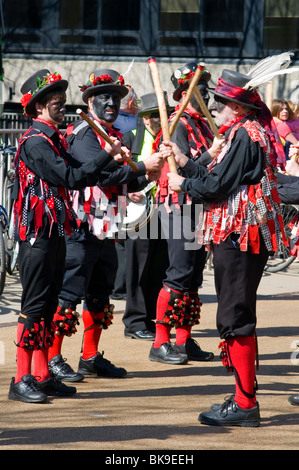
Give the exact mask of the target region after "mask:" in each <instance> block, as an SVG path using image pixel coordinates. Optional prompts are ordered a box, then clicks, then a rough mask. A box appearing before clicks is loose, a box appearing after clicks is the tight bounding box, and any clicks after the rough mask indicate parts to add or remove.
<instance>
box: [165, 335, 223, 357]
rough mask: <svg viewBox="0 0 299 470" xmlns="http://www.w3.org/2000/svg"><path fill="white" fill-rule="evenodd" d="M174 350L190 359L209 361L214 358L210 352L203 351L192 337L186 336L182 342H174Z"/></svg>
mask: <svg viewBox="0 0 299 470" xmlns="http://www.w3.org/2000/svg"><path fill="white" fill-rule="evenodd" d="M174 348H175V350H176V351H177V352H178V353H181V354H187V356H188V359H190V360H191V361H204V362H206V361H211V360H212V359H214V354H213V353H212V352H207V351H203V350H202V349H201V348H200V346H199V344H198V343H197V342H196V341H195V340H194V339H192V338H188V339H187V341H186V343H184V344H180V345H178V344H175V345H174Z"/></svg>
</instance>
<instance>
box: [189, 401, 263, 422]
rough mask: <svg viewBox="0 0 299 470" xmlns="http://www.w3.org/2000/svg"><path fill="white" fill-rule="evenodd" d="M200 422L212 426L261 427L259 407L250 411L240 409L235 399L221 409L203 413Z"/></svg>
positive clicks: (225, 403)
mask: <svg viewBox="0 0 299 470" xmlns="http://www.w3.org/2000/svg"><path fill="white" fill-rule="evenodd" d="M198 420H199V421H200V422H201V423H202V424H209V425H210V426H242V427H257V426H259V425H260V413H259V407H258V406H257V405H256V406H255V407H254V408H250V409H245V408H240V407H239V406H238V405H237V403H236V402H235V401H234V400H233V399H230V400H227V401H226V402H224V403H223V404H222V406H221V407H220V408H218V407H217V408H216V409H210V410H209V411H207V412H206V413H201V414H200V415H199V417H198Z"/></svg>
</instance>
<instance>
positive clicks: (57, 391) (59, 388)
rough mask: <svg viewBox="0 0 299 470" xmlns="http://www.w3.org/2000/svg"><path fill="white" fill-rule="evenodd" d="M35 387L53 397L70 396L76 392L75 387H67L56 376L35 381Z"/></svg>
mask: <svg viewBox="0 0 299 470" xmlns="http://www.w3.org/2000/svg"><path fill="white" fill-rule="evenodd" d="M37 387H38V389H39V390H40V391H41V392H43V393H44V394H45V395H48V396H54V397H70V396H72V395H74V394H75V393H76V392H77V390H76V387H69V386H67V385H65V384H63V383H62V382H61V381H60V380H58V379H56V377H50V378H49V379H46V380H43V381H42V382H37Z"/></svg>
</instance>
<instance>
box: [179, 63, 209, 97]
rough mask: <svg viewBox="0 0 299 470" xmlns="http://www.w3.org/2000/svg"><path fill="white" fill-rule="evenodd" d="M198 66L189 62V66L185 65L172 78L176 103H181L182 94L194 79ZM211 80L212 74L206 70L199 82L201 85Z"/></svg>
mask: <svg viewBox="0 0 299 470" xmlns="http://www.w3.org/2000/svg"><path fill="white" fill-rule="evenodd" d="M197 67H198V64H197V63H196V62H189V63H188V64H185V65H183V66H182V67H180V68H179V69H176V70H175V71H174V72H173V74H172V75H171V77H170V80H171V82H172V84H173V86H174V88H175V90H174V92H173V99H174V100H175V101H180V99H181V95H182V92H183V91H185V90H186V89H187V88H188V86H189V82H188V80H189V79H190V78H192V76H193V74H194V73H195V72H196V69H197ZM210 78H211V74H210V72H208V71H207V70H204V71H203V73H202V75H201V77H200V79H199V81H198V85H200V84H205V85H206V84H207V83H208V81H209V80H210Z"/></svg>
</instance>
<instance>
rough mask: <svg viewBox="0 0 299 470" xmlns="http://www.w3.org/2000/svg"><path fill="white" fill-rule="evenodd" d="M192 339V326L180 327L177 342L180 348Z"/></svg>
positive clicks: (177, 332) (177, 331) (176, 337)
mask: <svg viewBox="0 0 299 470" xmlns="http://www.w3.org/2000/svg"><path fill="white" fill-rule="evenodd" d="M188 338H191V326H179V327H178V328H177V329H176V334H175V342H176V344H177V345H178V346H179V345H180V344H185V343H186V341H187V339H188Z"/></svg>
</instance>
